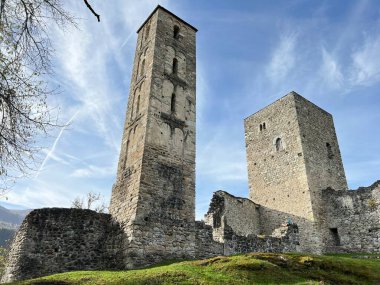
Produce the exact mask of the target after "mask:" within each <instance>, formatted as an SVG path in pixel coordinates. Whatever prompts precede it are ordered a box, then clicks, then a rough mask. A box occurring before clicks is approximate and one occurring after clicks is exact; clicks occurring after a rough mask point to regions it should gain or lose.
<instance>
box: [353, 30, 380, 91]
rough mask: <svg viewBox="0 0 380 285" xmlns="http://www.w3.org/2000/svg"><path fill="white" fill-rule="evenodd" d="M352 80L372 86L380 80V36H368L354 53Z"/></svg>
mask: <svg viewBox="0 0 380 285" xmlns="http://www.w3.org/2000/svg"><path fill="white" fill-rule="evenodd" d="M351 56H352V61H353V65H352V70H351V82H352V84H353V85H364V86H370V85H372V84H374V83H376V82H378V81H380V36H379V35H378V34H377V36H375V37H373V36H372V37H371V36H367V37H366V38H365V40H364V43H363V45H362V46H361V47H360V48H359V49H358V50H356V51H355V52H353V53H352V55H351Z"/></svg>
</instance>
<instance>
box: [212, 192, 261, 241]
mask: <svg viewBox="0 0 380 285" xmlns="http://www.w3.org/2000/svg"><path fill="white" fill-rule="evenodd" d="M258 208H259V206H258V205H257V204H255V203H253V202H252V201H251V200H249V199H247V198H241V197H235V196H233V195H231V194H229V193H227V192H225V191H217V192H215V193H214V195H213V197H212V200H211V203H210V207H209V210H208V212H207V214H206V215H205V222H206V224H207V225H210V226H212V227H213V236H214V240H215V241H219V242H224V228H225V227H227V226H228V227H230V228H231V229H232V230H233V231H234V232H235V233H236V234H237V235H240V236H247V235H251V234H259V233H260V232H261V230H260V217H259V210H258Z"/></svg>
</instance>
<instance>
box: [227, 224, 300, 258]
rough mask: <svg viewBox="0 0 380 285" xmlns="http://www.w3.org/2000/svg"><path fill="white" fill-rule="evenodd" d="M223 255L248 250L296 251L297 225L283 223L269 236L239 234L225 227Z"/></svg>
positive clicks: (297, 249) (297, 247)
mask: <svg viewBox="0 0 380 285" xmlns="http://www.w3.org/2000/svg"><path fill="white" fill-rule="evenodd" d="M224 236H225V242H224V255H231V254H237V253H248V252H297V251H299V234H298V226H297V225H295V224H291V225H287V224H284V225H282V226H281V227H279V228H277V229H276V230H275V231H274V232H273V234H272V235H271V236H260V235H248V236H240V235H238V234H236V233H235V232H234V231H233V230H232V229H231V228H229V227H226V228H225V234H224Z"/></svg>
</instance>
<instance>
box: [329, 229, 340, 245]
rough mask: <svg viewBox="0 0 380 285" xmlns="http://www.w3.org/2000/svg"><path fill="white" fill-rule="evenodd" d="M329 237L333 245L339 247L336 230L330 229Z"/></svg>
mask: <svg viewBox="0 0 380 285" xmlns="http://www.w3.org/2000/svg"><path fill="white" fill-rule="evenodd" d="M330 235H331V238H332V243H333V245H335V246H340V237H339V233H338V229H337V228H330Z"/></svg>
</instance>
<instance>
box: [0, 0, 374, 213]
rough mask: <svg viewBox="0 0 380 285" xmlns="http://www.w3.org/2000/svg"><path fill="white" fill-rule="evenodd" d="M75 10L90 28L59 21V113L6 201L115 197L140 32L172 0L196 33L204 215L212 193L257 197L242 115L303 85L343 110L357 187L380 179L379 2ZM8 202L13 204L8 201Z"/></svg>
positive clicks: (101, 5) (59, 203)
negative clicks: (32, 169) (251, 192)
mask: <svg viewBox="0 0 380 285" xmlns="http://www.w3.org/2000/svg"><path fill="white" fill-rule="evenodd" d="M66 2H67V4H66V5H67V8H68V9H69V10H70V11H72V13H73V14H74V15H76V16H78V17H80V19H79V20H78V23H79V29H69V30H66V31H65V32H62V31H59V30H57V29H56V28H55V27H54V26H52V27H51V35H52V40H53V43H54V46H55V50H56V52H55V56H54V59H53V61H54V67H55V79H54V82H53V84H58V85H60V86H61V90H62V92H61V93H60V94H59V95H57V96H55V97H54V98H51V99H50V100H51V104H52V105H53V106H60V119H61V121H62V122H65V123H70V125H69V126H68V127H66V128H62V129H59V130H56V132H55V133H53V134H52V136H51V137H50V138H48V139H47V140H44V141H43V142H42V143H43V145H44V146H45V149H44V151H43V152H42V154H41V159H40V161H39V164H38V165H37V169H38V171H37V172H36V173H34V174H33V175H32V176H30V177H29V178H25V179H23V180H20V181H19V182H18V183H17V184H16V185H15V186H14V188H13V190H12V191H11V192H9V193H8V195H7V196H8V200H7V203H8V204H7V205H8V206H10V205H9V203H11V204H14V205H22V206H24V207H28V208H39V207H69V206H70V205H71V202H72V200H74V199H75V198H76V197H77V196H83V195H85V194H86V193H88V192H89V191H93V192H100V193H102V195H104V198H105V200H106V201H107V202H108V200H109V198H110V194H111V187H112V184H113V182H114V180H115V174H116V166H117V161H118V155H119V148H120V142H121V135H122V126H123V123H124V116H125V110H126V105H127V99H128V90H129V82H130V76H131V70H132V60H133V54H134V50H135V44H136V30H137V28H138V27H139V26H140V25H141V24H142V23H143V21H144V20H145V19H146V17H147V16H148V15H149V14H150V13H151V11H152V10H153V9H154V8H155V7H156V5H157V4H160V5H163V6H164V7H166V8H167V9H169V10H171V11H172V12H174V13H175V14H177V15H178V16H179V17H181V18H183V19H184V20H186V21H188V22H189V23H191V24H192V25H194V26H195V27H197V28H198V29H199V32H198V34H197V168H196V171H197V182H196V189H197V190H196V191H197V195H196V196H197V200H196V207H197V209H196V211H197V218H198V219H200V218H202V216H203V214H204V213H205V212H206V211H207V207H208V204H209V201H210V199H211V196H212V192H213V191H216V190H218V189H223V190H226V191H228V192H230V193H232V194H234V195H238V196H245V197H246V196H247V195H248V184H247V170H246V161H245V146H244V129H243V119H244V118H245V117H247V116H249V115H250V114H252V113H254V112H256V111H257V110H259V109H261V108H263V107H265V106H266V105H267V104H269V103H271V102H272V101H274V100H276V99H278V98H279V97H281V96H283V95H285V94H287V93H288V92H290V91H292V90H294V91H296V92H298V93H299V94H301V95H302V96H304V97H306V98H307V99H309V100H311V101H312V102H314V103H315V104H317V105H319V106H320V107H322V108H324V109H325V110H327V111H328V112H330V113H331V114H333V116H334V121H335V127H336V131H337V135H338V140H339V143H340V149H341V152H342V157H343V163H344V166H345V170H346V175H347V178H348V184H349V186H350V188H357V187H358V186H367V185H370V184H372V182H374V181H375V180H376V179H380V172H379V169H380V144H379V140H380V132H379V123H380V111H379V104H380V94H379V90H380V3H379V2H378V1H375V0H374V1H340V0H326V1H322V0H320V1H316V0H310V1H306V0H294V1H248V0H245V1H242V0H240V1H221V0H208V1H204V0H191V1H190V0H189V1H185V0H181V1H178V0H176V1H174V0H164V1H153V0H152V1H151V0H139V1H137V0H115V1H112V3H113V4H110V3H108V2H107V3H105V2H104V1H97V0H93V1H91V2H92V4H93V6H94V8H95V9H96V10H97V12H98V13H100V14H101V22H100V23H97V22H96V19H95V18H94V17H93V16H92V15H91V14H90V13H89V11H87V9H86V8H85V6H84V5H83V3H82V2H81V1H76V0H70V1H65V3H66ZM0 203H3V205H4V202H1V201H0Z"/></svg>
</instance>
